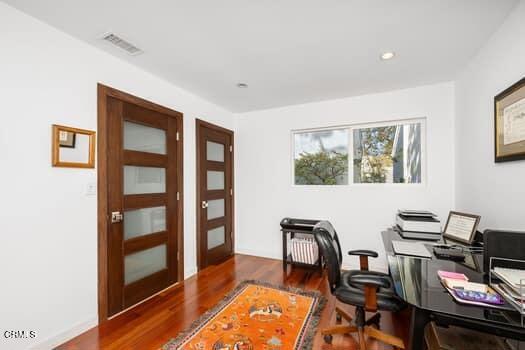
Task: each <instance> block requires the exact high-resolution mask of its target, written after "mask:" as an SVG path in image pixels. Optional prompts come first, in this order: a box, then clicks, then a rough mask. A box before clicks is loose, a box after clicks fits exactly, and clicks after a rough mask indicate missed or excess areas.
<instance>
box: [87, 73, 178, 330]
mask: <svg viewBox="0 0 525 350" xmlns="http://www.w3.org/2000/svg"><path fill="white" fill-rule="evenodd" d="M97 94H98V117H97V119H98V120H97V121H98V126H97V132H98V137H97V141H98V143H97V147H98V152H97V175H98V320H99V323H102V322H104V321H106V320H108V290H109V288H108V287H109V286H108V266H109V264H108V255H107V252H108V232H109V225H110V224H111V221H110V218H109V215H108V208H107V198H108V191H109V188H108V181H107V179H108V146H109V143H108V135H109V133H108V116H107V104H108V103H107V100H108V98H110V97H112V98H116V99H119V100H121V101H124V102H129V103H133V104H136V105H138V106H141V107H143V108H147V109H150V110H152V111H156V112H159V113H163V114H166V115H168V116H170V117H173V118H174V119H175V120H176V123H177V130H178V132H179V136H178V142H179V143H178V147H177V154H176V166H177V167H178V168H179V169H180V172H178V174H177V188H178V191H179V198H178V199H179V200H178V201H177V216H178V218H179V220H178V221H177V222H178V224H177V250H178V251H177V255H178V264H177V282H180V281H183V280H184V233H183V232H184V230H183V228H184V222H183V218H184V215H183V203H184V192H183V178H182V174H183V133H182V130H183V121H182V119H183V118H182V117H183V115H182V113H180V112H177V111H174V110H172V109H169V108H166V107H163V106H160V105H158V104H155V103H153V102H150V101H146V100H144V99H142V98H140V97H136V96H133V95H130V94H128V93H125V92H122V91H119V90H116V89H113V88H111V87H108V86H105V85H102V84H100V83H99V84H98V86H97Z"/></svg>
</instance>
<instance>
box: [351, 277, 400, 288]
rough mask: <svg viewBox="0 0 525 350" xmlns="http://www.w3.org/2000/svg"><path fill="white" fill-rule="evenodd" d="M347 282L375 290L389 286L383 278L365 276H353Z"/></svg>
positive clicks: (387, 280)
mask: <svg viewBox="0 0 525 350" xmlns="http://www.w3.org/2000/svg"><path fill="white" fill-rule="evenodd" d="M349 282H350V283H353V284H362V285H364V286H368V287H375V288H390V286H391V284H390V280H389V279H387V278H385V277H384V276H376V275H367V274H362V275H354V276H352V277H350V280H349Z"/></svg>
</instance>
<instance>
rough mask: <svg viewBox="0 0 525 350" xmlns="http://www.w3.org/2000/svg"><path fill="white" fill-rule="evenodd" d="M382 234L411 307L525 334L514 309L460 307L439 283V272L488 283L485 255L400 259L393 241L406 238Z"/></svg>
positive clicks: (402, 294) (399, 291)
mask: <svg viewBox="0 0 525 350" xmlns="http://www.w3.org/2000/svg"><path fill="white" fill-rule="evenodd" d="M382 235H383V243H384V245H385V250H386V253H387V259H388V265H389V269H390V274H391V276H392V279H393V281H394V285H395V289H396V293H397V294H398V295H399V296H400V297H401V298H403V299H404V300H405V301H406V302H407V303H408V304H410V305H413V306H415V307H418V308H421V309H425V310H429V311H432V312H439V313H444V314H448V315H453V316H461V317H465V318H470V319H475V320H479V321H485V322H494V323H501V324H504V325H505V326H511V327H521V328H524V331H525V327H524V322H525V319H524V318H522V317H521V315H520V314H519V312H517V311H516V310H515V309H513V308H512V306H510V305H503V307H502V308H493V307H480V306H472V305H465V304H459V303H457V302H456V301H454V299H453V298H452V296H451V295H450V294H449V293H448V291H447V290H446V289H445V288H444V287H443V285H442V284H441V282H440V281H439V278H438V275H437V271H438V270H445V271H454V272H458V273H464V274H465V275H466V276H468V278H469V281H471V282H480V283H487V282H488V277H485V276H484V274H483V272H482V269H483V255H482V254H467V257H466V259H465V262H454V261H450V260H440V259H436V258H435V257H433V258H432V259H421V258H414V257H408V256H401V255H397V256H396V255H394V252H393V250H392V241H393V240H404V239H403V238H401V236H399V235H398V234H397V232H395V231H393V230H387V231H384V232H383V233H382ZM432 244H433V242H429V244H428V246H427V248H428V249H429V250H430V252H432V247H431V246H432Z"/></svg>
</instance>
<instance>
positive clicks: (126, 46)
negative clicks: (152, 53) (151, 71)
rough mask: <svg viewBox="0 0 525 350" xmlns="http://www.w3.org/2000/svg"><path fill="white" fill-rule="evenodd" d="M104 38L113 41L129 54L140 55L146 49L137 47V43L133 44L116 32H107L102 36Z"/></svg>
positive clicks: (112, 42) (109, 41)
mask: <svg viewBox="0 0 525 350" xmlns="http://www.w3.org/2000/svg"><path fill="white" fill-rule="evenodd" d="M102 40H105V41H107V42H108V43H111V44H113V45H115V46H116V47H118V48H120V49H122V50H124V51H126V52H127V53H128V54H130V55H132V56H136V55H140V54H141V53H143V52H144V51H142V50H141V49H139V48H138V47H136V46H135V45H133V44H131V43H130V42H128V41H126V40H124V39H122V38H121V37H119V36H118V35H116V34H113V33H106V34H104V35H103V36H102Z"/></svg>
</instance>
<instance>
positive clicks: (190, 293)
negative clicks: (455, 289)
mask: <svg viewBox="0 0 525 350" xmlns="http://www.w3.org/2000/svg"><path fill="white" fill-rule="evenodd" d="M246 279H255V280H262V281H268V282H271V283H275V284H282V285H287V286H294V287H299V288H303V289H306V290H319V291H320V292H322V293H323V294H324V295H325V296H326V297H327V298H328V303H327V305H326V307H325V309H324V311H323V315H322V318H321V322H320V325H319V329H322V328H326V327H329V326H330V325H332V324H334V323H335V313H334V310H335V298H333V297H332V296H331V295H330V291H329V289H328V284H327V282H326V278H324V277H322V276H321V275H320V274H319V272H318V271H314V270H308V269H301V268H297V267H295V268H293V269H291V268H290V267H289V268H288V273H287V274H285V273H284V272H283V269H282V264H281V261H280V260H273V259H265V258H260V257H254V256H248V255H239V254H237V255H235V256H234V257H232V258H231V259H229V260H227V261H226V262H224V263H222V264H220V265H216V266H210V267H208V268H206V269H204V270H202V271H201V272H199V273H198V274H197V275H195V276H192V277H191V278H189V279H187V280H186V281H184V283H181V284H179V285H176V286H174V287H171V288H169V289H167V290H165V291H163V292H162V293H160V294H158V295H156V296H154V297H153V298H151V299H149V300H147V301H145V302H144V303H142V304H140V305H138V306H136V307H134V308H132V309H130V310H128V311H126V312H124V313H123V314H121V315H119V316H117V317H115V318H113V319H111V320H109V321H108V322H106V323H104V324H103V325H100V326H98V327H94V328H92V329H90V330H88V331H87V332H85V333H83V334H81V335H79V336H78V337H76V338H73V339H71V340H70V341H68V342H66V343H64V344H62V345H61V346H59V347H58V348H57V349H59V350H78V349H90V350H91V349H119V350H120V349H140V350H147V349H159V348H160V347H162V345H164V344H165V343H166V342H168V341H169V340H170V339H171V338H174V337H176V336H177V334H178V333H179V332H181V331H183V330H184V329H186V328H187V327H188V326H189V325H190V324H191V323H192V322H193V321H194V320H195V319H197V318H198V317H199V316H200V315H201V314H202V313H204V312H205V311H206V310H208V309H210V308H211V307H213V306H215V305H216V304H217V303H218V302H219V301H220V300H221V299H222V298H223V297H224V295H225V294H227V293H228V292H229V291H231V290H232V289H233V288H235V286H237V284H238V283H239V282H241V281H243V280H246ZM338 306H340V307H342V308H343V309H344V310H346V311H347V312H349V313H350V314H353V312H354V310H353V308H352V307H348V306H346V305H342V304H340V303H338ZM408 326H409V317H408V314H407V313H401V314H398V315H391V314H389V313H384V314H383V316H382V319H381V328H382V329H383V330H386V331H387V332H390V333H392V334H395V335H397V336H399V337H401V338H403V339H405V343H406V342H407V339H408ZM313 349H316V350H317V349H322V350H342V349H345V350H354V349H358V346H357V344H356V342H355V341H354V340H353V338H352V337H351V336H334V340H333V344H332V345H327V344H324V342H323V339H322V336H321V335H320V334H319V332H318V334H317V336H316V339H315V342H314V347H313ZM369 349H370V350H378V349H389V347H388V346H385V345H383V344H379V343H377V342H375V341H373V340H370V341H369ZM257 350H258V349H257Z"/></svg>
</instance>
